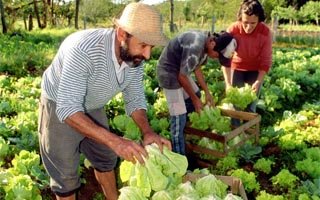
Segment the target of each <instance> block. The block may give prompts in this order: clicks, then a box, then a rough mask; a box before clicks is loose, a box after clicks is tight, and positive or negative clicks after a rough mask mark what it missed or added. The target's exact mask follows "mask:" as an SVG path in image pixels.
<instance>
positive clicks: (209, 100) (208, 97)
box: [206, 92, 215, 106]
mask: <svg viewBox="0 0 320 200" xmlns="http://www.w3.org/2000/svg"><path fill="white" fill-rule="evenodd" d="M206 105H208V106H215V103H214V100H213V97H212V95H211V94H210V92H206Z"/></svg>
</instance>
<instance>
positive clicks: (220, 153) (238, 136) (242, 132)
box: [184, 109, 261, 158]
mask: <svg viewBox="0 0 320 200" xmlns="http://www.w3.org/2000/svg"><path fill="white" fill-rule="evenodd" d="M221 114H222V115H224V116H228V117H231V118H234V119H239V120H240V122H241V125H240V126H239V127H236V128H233V127H232V130H231V131H230V132H228V133H226V134H224V135H221V134H218V133H212V132H209V131H202V130H198V129H195V128H192V127H190V126H189V125H187V126H186V127H185V130H184V132H185V135H186V148H187V153H188V154H189V153H190V154H192V156H194V157H196V158H200V157H199V156H200V155H208V157H216V158H223V157H225V156H226V155H228V153H229V152H230V151H233V150H235V149H237V148H239V147H240V146H242V145H243V144H244V143H245V142H246V141H248V140H250V139H253V140H254V141H255V142H256V143H257V142H258V140H259V133H260V121H261V116H260V115H259V114H257V113H249V112H243V111H234V110H225V109H221ZM195 138H197V139H202V138H207V139H208V140H209V141H211V142H215V143H217V144H218V146H219V148H215V149H212V148H207V147H202V146H199V145H198V144H196V143H195V142H194V139H195ZM235 140H236V141H235Z"/></svg>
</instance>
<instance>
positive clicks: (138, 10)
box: [113, 3, 168, 46]
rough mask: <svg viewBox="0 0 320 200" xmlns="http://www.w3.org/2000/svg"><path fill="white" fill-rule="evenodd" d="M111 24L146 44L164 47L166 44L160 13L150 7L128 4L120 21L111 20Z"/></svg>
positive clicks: (141, 4) (140, 4)
mask: <svg viewBox="0 0 320 200" xmlns="http://www.w3.org/2000/svg"><path fill="white" fill-rule="evenodd" d="M113 22H114V24H115V25H116V26H118V27H120V28H122V29H123V30H125V31H126V32H128V33H130V34H131V35H133V36H135V37H137V38H138V39H139V40H140V41H143V42H145V43H146V44H149V45H159V46H164V45H166V43H167V42H168V39H167V38H166V36H165V35H164V33H163V30H162V22H161V16H160V13H159V12H158V11H157V10H156V9H155V8H154V7H152V6H150V5H147V4H143V3H130V4H128V5H127V6H126V7H125V9H124V10H123V12H122V15H121V17H120V19H113Z"/></svg>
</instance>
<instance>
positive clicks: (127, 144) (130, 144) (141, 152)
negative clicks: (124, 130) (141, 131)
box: [113, 137, 148, 164]
mask: <svg viewBox="0 0 320 200" xmlns="http://www.w3.org/2000/svg"><path fill="white" fill-rule="evenodd" d="M113 150H114V151H115V153H116V154H117V155H118V156H120V157H122V158H123V159H125V160H127V161H130V162H132V163H135V162H136V161H138V162H139V163H141V164H142V163H144V159H143V157H144V158H147V157H148V153H147V151H146V150H145V149H144V148H143V147H142V146H141V145H140V144H138V143H136V142H134V141H132V140H128V139H126V138H122V137H119V141H118V143H117V144H114V148H113Z"/></svg>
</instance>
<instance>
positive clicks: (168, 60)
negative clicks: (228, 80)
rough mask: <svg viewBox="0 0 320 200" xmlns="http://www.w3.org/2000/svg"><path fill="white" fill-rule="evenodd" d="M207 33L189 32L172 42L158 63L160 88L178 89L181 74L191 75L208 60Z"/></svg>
mask: <svg viewBox="0 0 320 200" xmlns="http://www.w3.org/2000/svg"><path fill="white" fill-rule="evenodd" d="M207 38H208V33H207V32H200V31H188V32H184V33H182V34H180V35H179V36H177V37H175V38H173V39H172V40H170V42H169V43H168V45H167V46H166V47H165V48H164V50H163V51H162V54H161V56H160V58H159V61H158V66H157V77H158V81H159V85H160V87H163V88H166V89H178V88H180V87H181V85H180V83H179V81H178V75H179V73H182V74H184V75H190V73H191V72H193V71H194V70H195V69H196V67H198V66H200V65H203V64H204V63H205V62H206V60H207V54H206V53H205V44H206V40H207Z"/></svg>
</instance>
